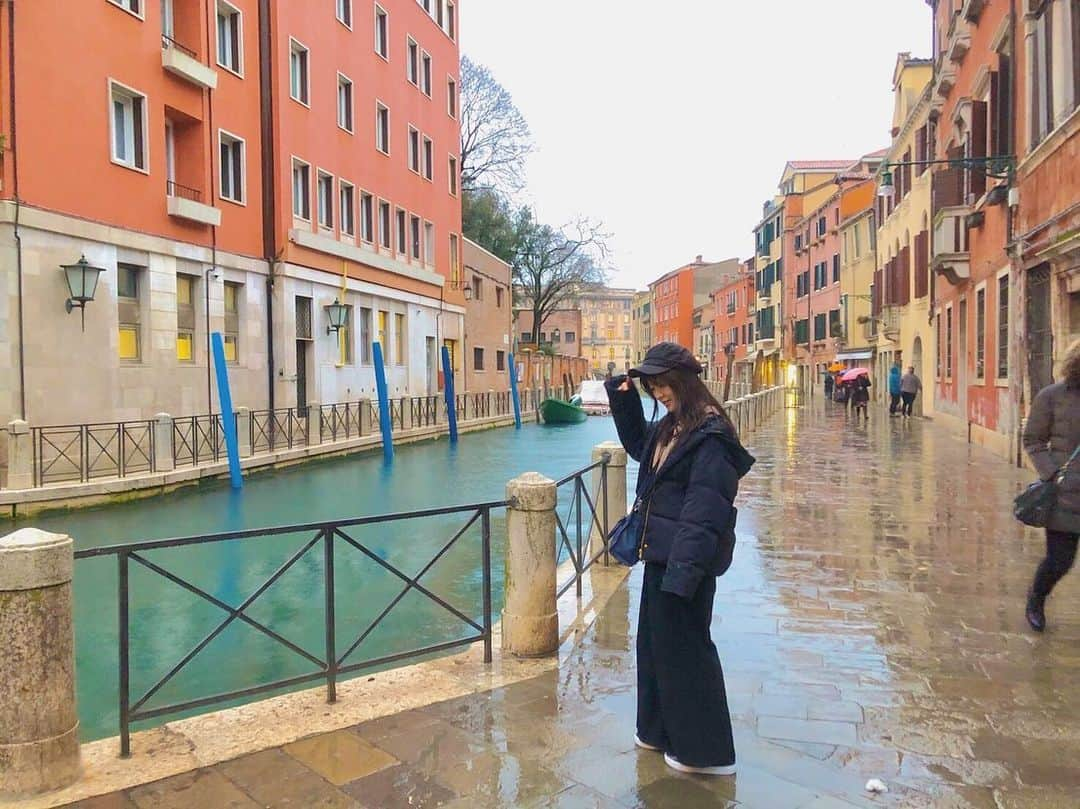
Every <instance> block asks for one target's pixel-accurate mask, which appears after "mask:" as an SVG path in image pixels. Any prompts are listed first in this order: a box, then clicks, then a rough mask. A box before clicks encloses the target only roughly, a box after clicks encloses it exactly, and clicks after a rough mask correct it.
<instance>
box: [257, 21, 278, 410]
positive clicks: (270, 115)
mask: <svg viewBox="0 0 1080 809" xmlns="http://www.w3.org/2000/svg"><path fill="white" fill-rule="evenodd" d="M259 150H260V152H261V157H262V160H261V161H260V162H261V164H262V220H263V258H264V259H265V260H266V263H267V267H268V275H267V277H266V395H267V402H268V405H269V408H270V410H273V409H274V271H275V268H276V265H277V262H278V258H279V256H278V248H277V206H276V195H275V193H274V192H275V187H274V178H275V172H274V168H275V161H274V155H275V151H274V95H273V37H272V31H271V27H270V0H259Z"/></svg>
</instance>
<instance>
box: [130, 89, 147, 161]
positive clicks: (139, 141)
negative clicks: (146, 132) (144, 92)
mask: <svg viewBox="0 0 1080 809" xmlns="http://www.w3.org/2000/svg"><path fill="white" fill-rule="evenodd" d="M131 125H132V128H133V129H134V132H133V135H134V143H135V166H136V167H137V168H140V169H145V168H146V151H145V149H144V148H143V99H141V98H132V99H131Z"/></svg>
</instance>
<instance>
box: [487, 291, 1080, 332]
mask: <svg viewBox="0 0 1080 809" xmlns="http://www.w3.org/2000/svg"><path fill="white" fill-rule="evenodd" d="M502 298H503V290H502V287H495V308H497V309H502ZM1077 325H1078V326H1080V321H1078V323H1077Z"/></svg>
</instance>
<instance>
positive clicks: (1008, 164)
mask: <svg viewBox="0 0 1080 809" xmlns="http://www.w3.org/2000/svg"><path fill="white" fill-rule="evenodd" d="M903 166H947V167H948V168H960V169H967V170H968V171H978V172H981V173H983V174H985V175H986V176H987V177H989V178H991V179H994V180H1005V184H1006V185H1009V186H1011V185H1012V183H1013V177H1014V175H1015V173H1016V157H1015V156H1014V155H993V156H991V157H953V158H949V159H946V160H900V161H897V162H895V163H889V162H885V163H882V164H881V180H880V181H879V182H878V189H877V195H878V196H879V197H880V198H881V199H892V198H893V197H894V196H896V186H895V185H894V184H893V170H894V169H897V168H901V167H903Z"/></svg>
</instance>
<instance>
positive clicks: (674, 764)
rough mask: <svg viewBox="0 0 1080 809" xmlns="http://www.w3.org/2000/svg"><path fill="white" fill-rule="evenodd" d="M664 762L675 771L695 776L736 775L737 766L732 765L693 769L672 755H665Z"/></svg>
mask: <svg viewBox="0 0 1080 809" xmlns="http://www.w3.org/2000/svg"><path fill="white" fill-rule="evenodd" d="M664 761H665V762H666V763H667V765H668V766H669V767H671V769H673V770H678V771H679V772H688V773H691V774H693V775H734V774H735V765H734V764H731V765H729V766H727V767H691V766H690V765H689V764H683V763H682V762H681V761H679V760H678V759H677V758H675V756H673V755H671V753H664Z"/></svg>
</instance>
